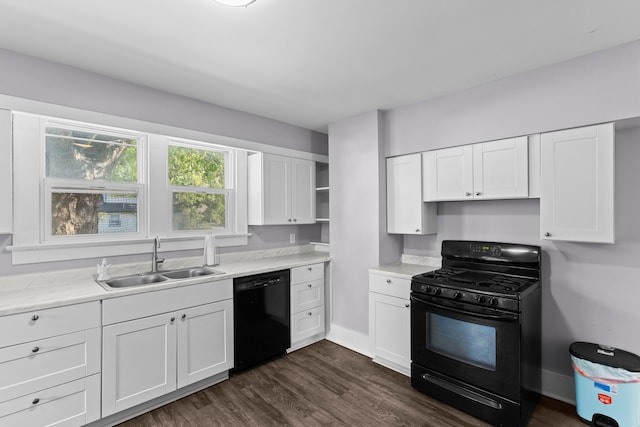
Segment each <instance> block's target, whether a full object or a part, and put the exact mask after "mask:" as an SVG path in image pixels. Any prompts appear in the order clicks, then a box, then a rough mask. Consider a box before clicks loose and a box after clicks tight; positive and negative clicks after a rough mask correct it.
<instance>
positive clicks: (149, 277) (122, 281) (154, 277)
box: [98, 273, 169, 288]
mask: <svg viewBox="0 0 640 427" xmlns="http://www.w3.org/2000/svg"><path fill="white" fill-rule="evenodd" d="M167 280H169V278H167V277H165V276H163V275H162V274H160V273H149V274H139V275H136V276H125V277H117V278H115V279H109V280H105V281H103V282H102V283H104V284H105V285H107V286H109V287H112V288H128V287H130V286H141V285H149V284H152V283H159V282H165V281H167ZM98 283H100V282H98Z"/></svg>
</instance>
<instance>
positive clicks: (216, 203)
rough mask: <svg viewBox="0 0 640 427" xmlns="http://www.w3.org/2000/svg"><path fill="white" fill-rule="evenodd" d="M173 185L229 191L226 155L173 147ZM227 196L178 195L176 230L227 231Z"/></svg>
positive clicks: (175, 208) (170, 171) (171, 174)
mask: <svg viewBox="0 0 640 427" xmlns="http://www.w3.org/2000/svg"><path fill="white" fill-rule="evenodd" d="M168 154H169V162H168V163H169V170H168V176H169V185H174V186H179V187H198V188H210V189H223V188H225V180H224V153H220V152H217V151H208V150H200V149H197V148H187V147H179V146H174V145H171V146H169V153H168ZM225 210H226V209H225V196H224V195H222V194H210V193H192V192H176V193H174V195H173V229H174V230H209V229H215V228H224V227H225V225H226V221H225Z"/></svg>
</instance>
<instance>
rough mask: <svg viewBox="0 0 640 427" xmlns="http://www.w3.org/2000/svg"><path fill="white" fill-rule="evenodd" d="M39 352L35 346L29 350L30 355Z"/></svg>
mask: <svg viewBox="0 0 640 427" xmlns="http://www.w3.org/2000/svg"><path fill="white" fill-rule="evenodd" d="M39 351H40V347H38V346H36V347H33V348H32V349H31V353H37V352H39Z"/></svg>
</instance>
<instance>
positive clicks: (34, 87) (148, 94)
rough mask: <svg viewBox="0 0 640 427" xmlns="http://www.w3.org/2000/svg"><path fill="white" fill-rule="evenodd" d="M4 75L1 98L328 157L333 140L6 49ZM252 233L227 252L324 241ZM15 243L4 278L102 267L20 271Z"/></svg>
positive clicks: (314, 235)
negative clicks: (292, 241) (291, 241)
mask: <svg viewBox="0 0 640 427" xmlns="http://www.w3.org/2000/svg"><path fill="white" fill-rule="evenodd" d="M0 70H2V71H1V73H2V78H0V94H4V95H10V96H16V97H20V98H25V99H33V100H37V101H43V102H48V103H52V104H58V105H63V106H66V107H74V108H80V109H84V110H89V111H96V112H100V113H106V114H111V115H115V116H121V117H126V118H131V119H138V120H144V121H148V122H153V123H160V124H164V125H170V126H176V127H181V128H186V129H191V130H197V131H201V132H207V133H211V134H216V135H223V136H229V137H233V138H239V139H246V140H249V141H254V142H260V143H264V144H269V145H274V146H280V147H284V148H290V149H295V150H300V151H305V152H311V153H316V154H324V155H326V154H327V152H328V144H327V135H325V134H322V133H318V132H314V131H310V130H307V129H303V128H300V127H297V126H292V125H289V124H286V123H282V122H278V121H275V120H271V119H268V118H265V117H260V116H256V115H252V114H248V113H244V112H241V111H236V110H230V109H227V108H223V107H220V106H217V105H213V104H207V103H205V102H201V101H197V100H194V99H190V98H185V97H182V96H177V95H173V94H170V93H166V92H161V91H157V90H154V89H150V88H147V87H143V86H138V85H133V84H129V83H125V82H122V81H118V80H114V79H110V78H107V77H104V76H101V75H99V74H95V73H90V72H86V71H82V70H79V69H76V68H73V67H68V66H65V65H61V64H57V63H53V62H49V61H43V60H40V59H36V58H33V57H29V56H24V55H20V54H17V53H14V52H11V51H7V50H3V49H0ZM0 107H1V106H0ZM250 232H252V233H253V236H252V237H250V238H249V245H248V246H242V247H236V248H233V249H231V248H229V249H225V251H231V250H233V251H236V250H254V249H267V248H273V247H282V246H287V245H289V233H294V232H295V233H296V237H297V242H296V244H305V243H308V242H309V241H320V239H321V226H319V225H304V226H264V227H251V228H250ZM10 244H11V236H7V235H0V275H7V274H19V273H25V272H35V271H50V270H52V269H65V268H76V267H85V266H90V265H95V264H96V262H99V260H96V259H88V260H76V261H69V262H55V263H43V264H38V265H23V266H15V267H14V266H12V265H11V254H10V253H9V252H8V251H7V250H6V246H8V245H10ZM199 253H201V251H182V252H176V253H168V254H166V256H167V257H172V256H195V255H198V254H199ZM109 261H110V262H113V263H115V264H118V263H127V262H146V261H148V256H145V255H137V256H127V257H113V258H112V259H111V258H110V260H109Z"/></svg>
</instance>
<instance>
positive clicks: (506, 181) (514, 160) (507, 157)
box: [473, 136, 529, 199]
mask: <svg viewBox="0 0 640 427" xmlns="http://www.w3.org/2000/svg"><path fill="white" fill-rule="evenodd" d="M528 150H529V149H528V140H527V137H526V136H522V137H519V138H509V139H501V140H499V141H492V142H483V143H482V144H473V197H474V198H476V199H514V198H520V197H527V196H528V195H529V160H528V159H529V157H528Z"/></svg>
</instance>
